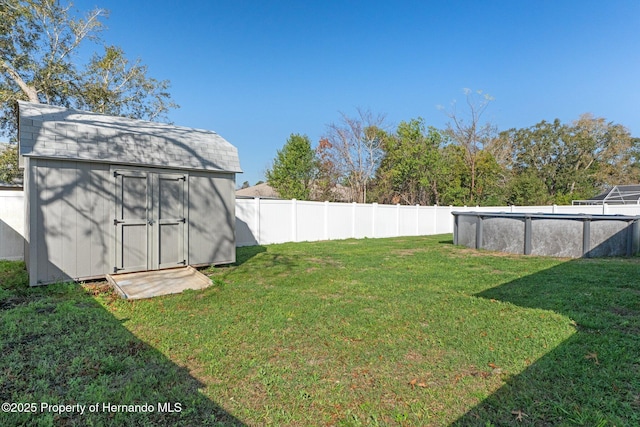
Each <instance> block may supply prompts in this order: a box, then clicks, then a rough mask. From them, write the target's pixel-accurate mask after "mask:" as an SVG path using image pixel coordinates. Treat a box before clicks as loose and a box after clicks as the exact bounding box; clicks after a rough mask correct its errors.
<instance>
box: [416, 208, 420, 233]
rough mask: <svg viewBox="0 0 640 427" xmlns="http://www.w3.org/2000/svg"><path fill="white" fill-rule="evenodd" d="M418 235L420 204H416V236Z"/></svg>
mask: <svg viewBox="0 0 640 427" xmlns="http://www.w3.org/2000/svg"><path fill="white" fill-rule="evenodd" d="M419 235H420V205H416V236H419Z"/></svg>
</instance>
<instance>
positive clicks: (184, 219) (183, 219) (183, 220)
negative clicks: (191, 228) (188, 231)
mask: <svg viewBox="0 0 640 427" xmlns="http://www.w3.org/2000/svg"><path fill="white" fill-rule="evenodd" d="M178 222H181V223H183V224H185V223H186V222H187V219H186V218H182V219H179V220H178Z"/></svg>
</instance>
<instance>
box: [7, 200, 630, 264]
mask: <svg viewBox="0 0 640 427" xmlns="http://www.w3.org/2000/svg"><path fill="white" fill-rule="evenodd" d="M23 194H24V193H23V192H21V191H0V259H23V257H24V237H23V236H24V223H25V221H24V195H23ZM452 211H479V212H519V213H572V214H576V213H587V214H594V215H597V214H621V215H640V205H604V206H602V205H595V206H594V205H591V206H589V205H582V206H555V205H553V206H482V207H477V206H462V207H453V206H400V205H379V204H376V203H374V204H362V203H337V202H309V201H296V200H272V199H236V245H237V246H251V245H266V244H271V243H284V242H295V241H317V240H335V239H348V238H363V237H394V236H416V235H425V236H426V235H433V234H445V233H453V216H452V215H451V212H452Z"/></svg>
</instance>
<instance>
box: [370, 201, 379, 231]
mask: <svg viewBox="0 0 640 427" xmlns="http://www.w3.org/2000/svg"><path fill="white" fill-rule="evenodd" d="M377 209H378V204H377V203H372V204H371V237H376V210H377Z"/></svg>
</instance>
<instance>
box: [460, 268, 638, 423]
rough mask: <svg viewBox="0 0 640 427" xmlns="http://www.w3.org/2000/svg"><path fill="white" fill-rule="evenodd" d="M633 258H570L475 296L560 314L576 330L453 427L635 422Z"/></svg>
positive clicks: (635, 294) (635, 296)
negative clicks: (555, 265)
mask: <svg viewBox="0 0 640 427" xmlns="http://www.w3.org/2000/svg"><path fill="white" fill-rule="evenodd" d="M638 261H639V260H638V259H637V258H636V259H612V260H602V259H601V260H575V261H570V262H567V263H564V264H561V265H559V266H557V267H554V268H551V269H549V270H546V271H543V272H540V273H538V274H534V275H531V276H528V277H524V278H521V279H518V280H515V281H512V282H510V283H506V284H504V285H502V286H499V287H496V288H492V289H489V290H486V291H484V292H482V293H480V294H478V295H477V296H479V297H482V298H488V299H495V300H499V301H504V302H509V303H512V304H515V305H518V306H521V307H527V308H537V309H544V310H551V311H554V312H556V313H560V314H562V315H564V316H567V317H569V318H570V319H572V321H573V322H574V326H575V334H573V335H572V336H571V338H569V339H568V340H566V341H564V342H563V343H562V344H561V345H560V346H558V347H557V348H555V349H553V350H552V351H550V352H549V353H547V354H546V355H545V356H544V357H542V358H541V359H539V360H537V361H535V362H534V363H533V364H532V365H531V366H530V367H528V368H527V369H526V370H525V371H524V372H522V373H520V374H519V375H516V376H514V377H512V378H510V379H509V380H508V381H507V384H506V385H504V386H503V387H502V388H500V389H499V390H498V391H497V392H495V393H494V394H492V395H491V396H490V397H489V398H487V399H485V400H484V401H482V402H481V403H480V404H479V405H478V406H476V407H475V408H473V409H472V410H470V411H469V412H468V413H467V414H465V415H464V416H462V417H461V418H460V419H458V420H457V421H456V422H454V423H453V425H454V426H466V425H473V426H475V425H516V424H517V425H536V426H547V425H549V426H552V425H553V426H555V425H585V426H604V425H617V426H632V425H640V281H638V271H640V262H638ZM603 278H604V279H603ZM541 315H544V314H541Z"/></svg>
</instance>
